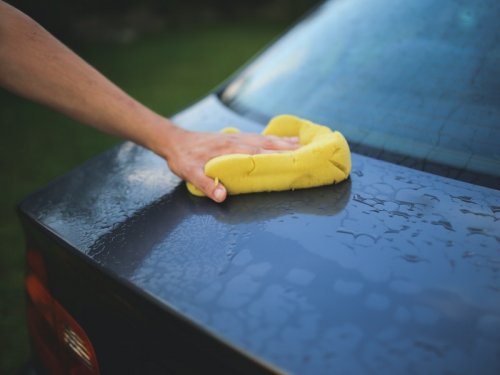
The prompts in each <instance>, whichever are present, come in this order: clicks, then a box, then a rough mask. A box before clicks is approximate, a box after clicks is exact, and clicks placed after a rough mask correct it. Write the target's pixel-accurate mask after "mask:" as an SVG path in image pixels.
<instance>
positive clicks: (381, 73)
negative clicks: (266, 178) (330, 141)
mask: <svg viewBox="0 0 500 375" xmlns="http://www.w3.org/2000/svg"><path fill="white" fill-rule="evenodd" d="M499 30H500V1H498V0H461V1H456V0H440V1H435V0H405V1H400V0H337V1H330V2H326V3H325V4H323V5H322V6H320V7H319V8H318V9H317V10H316V11H315V12H314V13H313V14H311V15H310V16H309V17H307V18H306V19H305V20H304V21H302V22H301V23H299V24H298V25H297V26H296V27H295V28H294V29H292V30H291V31H290V32H289V33H287V34H286V35H285V36H284V37H283V38H281V39H280V40H279V41H278V42H277V43H275V44H274V45H273V46H272V47H271V48H270V49H268V50H267V51H266V52H265V53H264V54H262V55H261V56H260V57H258V58H257V59H256V60H255V61H254V62H253V63H251V64H250V65H249V66H248V67H247V68H246V69H244V70H243V71H242V72H241V74H239V75H238V76H237V77H236V79H234V80H233V81H232V82H231V83H230V84H229V85H228V86H227V87H226V88H225V90H224V91H223V92H222V100H223V101H224V102H225V103H226V104H227V105H228V106H230V107H231V108H233V109H234V110H236V111H238V112H240V113H243V114H246V115H250V116H251V115H253V116H259V115H260V116H263V117H265V118H269V117H272V116H274V115H277V114H282V113H289V114H295V115H298V116H301V117H305V118H308V119H310V120H312V121H315V122H317V123H320V124H324V125H328V126H330V127H332V128H334V129H337V130H340V131H341V132H342V133H343V134H344V135H345V136H346V138H347V139H348V140H349V142H350V144H351V146H352V148H353V149H354V151H358V152H362V153H367V154H371V155H373V154H374V156H377V157H380V158H383V159H384V158H385V159H392V160H393V161H394V159H396V160H395V161H397V162H399V163H401V164H406V165H410V166H413V167H416V168H420V169H423V170H430V171H432V172H436V173H439V174H443V175H448V176H449V177H453V178H460V179H463V180H468V181H473V182H476V183H480V184H483V185H487V186H492V187H496V188H499V181H500V178H499V176H500V32H499Z"/></svg>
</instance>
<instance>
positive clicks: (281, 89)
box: [19, 0, 500, 374]
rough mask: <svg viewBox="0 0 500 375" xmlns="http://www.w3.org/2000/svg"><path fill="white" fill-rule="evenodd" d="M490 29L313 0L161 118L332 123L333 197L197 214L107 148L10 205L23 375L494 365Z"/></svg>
mask: <svg viewBox="0 0 500 375" xmlns="http://www.w3.org/2000/svg"><path fill="white" fill-rule="evenodd" d="M499 20H500V3H499V2H498V1H496V0H461V1H457V0H441V1H435V0H407V1H397V0H377V1H374V0H372V1H370V0H364V1H363V0H338V1H329V2H326V3H324V4H323V5H321V6H319V7H318V8H317V9H316V10H314V11H313V12H312V13H311V14H310V15H308V16H307V17H305V18H304V19H303V20H302V21H301V22H300V23H298V25H297V26H295V27H294V28H292V29H291V30H290V31H289V32H288V33H286V34H285V35H284V36H283V37H282V38H280V39H279V40H278V41H277V42H275V43H274V44H273V45H271V46H270V47H269V48H268V49H266V50H265V51H264V52H263V53H262V54H261V55H260V56H258V57H257V58H256V59H254V60H253V61H252V62H250V64H249V65H247V66H246V67H244V68H243V69H242V70H241V71H240V72H238V73H237V74H235V75H234V77H232V78H231V79H229V80H228V81H227V82H226V83H224V84H223V85H222V86H221V87H220V89H219V90H216V91H215V92H213V93H211V94H209V95H208V96H207V97H206V98H204V99H203V100H201V101H199V102H198V103H195V104H193V105H192V106H190V107H188V108H187V109H186V110H184V111H183V112H181V113H179V114H177V115H176V116H175V117H174V121H175V122H176V123H178V124H180V125H181V126H184V127H186V128H189V129H194V130H203V131H206V130H210V131H218V130H219V129H221V128H223V127H226V126H235V127H238V128H240V129H241V130H243V131H250V132H260V131H262V129H263V127H264V125H265V124H266V123H267V121H268V120H269V118H271V117H272V116H274V115H277V114H282V113H288V114H294V115H298V116H301V117H305V118H308V119H310V120H312V121H314V122H317V123H320V124H325V125H328V126H330V127H332V128H333V129H336V130H340V131H341V132H342V133H343V134H344V135H345V136H346V138H347V139H348V141H349V142H350V145H351V150H352V152H353V153H352V165H353V169H352V173H351V176H350V178H349V179H348V180H347V181H345V182H342V183H339V184H337V185H332V186H324V187H320V188H314V189H307V190H297V191H288V192H279V193H259V194H248V195H240V196H232V197H229V199H228V200H227V201H226V202H225V203H223V204H216V203H214V202H212V201H210V200H209V199H206V198H198V197H194V196H192V195H190V194H189V193H188V192H187V190H186V188H185V185H184V183H183V182H182V181H180V180H179V178H178V177H176V176H175V175H173V174H172V173H171V172H170V171H169V170H168V169H167V168H166V167H165V163H164V160H162V159H161V158H159V157H157V156H156V155H154V154H153V153H151V152H150V151H147V150H145V149H143V148H141V147H139V146H137V145H135V144H132V143H129V142H125V143H123V144H121V145H119V146H117V147H115V148H113V149H111V150H109V151H108V152H106V153H104V154H102V155H99V156H97V157H96V158H94V159H92V160H90V161H88V162H87V163H85V164H83V165H82V166H80V167H78V168H76V169H75V170H73V171H71V172H69V173H68V174H66V175H64V176H62V177H60V178H59V179H57V180H56V181H54V182H53V183H51V184H50V185H48V186H47V187H45V188H43V189H41V190H40V191H38V192H36V193H34V194H33V195H31V196H29V197H28V198H27V199H26V200H25V201H24V202H22V203H21V205H20V207H19V214H20V217H21V220H22V223H23V226H24V230H25V234H26V239H27V276H26V290H27V297H28V323H29V329H30V334H31V339H32V348H33V358H34V363H35V366H36V368H37V369H38V371H40V372H44V371H45V372H49V373H55V374H99V373H102V374H128V373H137V374H222V373H224V374H254V373H294V374H363V373H376V374H393V373H394V374H406V373H408V374H499V373H500V220H499V219H500V191H499V188H500V22H499Z"/></svg>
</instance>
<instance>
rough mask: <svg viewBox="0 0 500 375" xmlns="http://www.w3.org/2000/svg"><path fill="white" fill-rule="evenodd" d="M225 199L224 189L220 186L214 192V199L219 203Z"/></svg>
mask: <svg viewBox="0 0 500 375" xmlns="http://www.w3.org/2000/svg"><path fill="white" fill-rule="evenodd" d="M224 197H225V192H224V189H223V188H221V187H220V186H218V187H217V188H216V189H215V191H214V198H215V200H216V201H217V202H222V201H223V200H224Z"/></svg>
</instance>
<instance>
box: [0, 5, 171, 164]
mask: <svg viewBox="0 0 500 375" xmlns="http://www.w3.org/2000/svg"><path fill="white" fill-rule="evenodd" d="M0 85H2V86H4V87H5V88H7V89H9V90H11V91H13V92H16V93H18V94H19V95H22V96H25V97H27V98H29V99H32V100H35V101H38V102H40V103H43V104H46V105H48V106H51V107H53V108H55V109H57V110H58V111H61V112H63V113H65V114H67V115H69V116H71V117H72V118H74V119H76V120H78V121H81V122H83V123H86V124H88V125H91V126H93V127H95V128H98V129H99V130H102V131H105V132H107V133H110V134H114V135H117V136H119V137H122V138H126V139H130V140H133V141H134V142H136V143H139V144H141V145H143V146H145V147H148V148H150V149H152V150H153V151H155V152H157V153H160V154H162V156H165V157H166V156H167V155H164V153H165V152H164V150H167V149H169V147H168V144H163V143H168V142H169V140H170V139H171V135H173V133H175V132H179V131H180V130H179V129H177V128H175V127H174V126H173V124H171V123H170V122H169V121H168V120H166V119H165V118H163V117H161V116H159V115H158V114H156V113H154V112H153V111H151V110H149V109H148V108H146V107H145V106H144V105H142V104H140V103H139V102H137V101H136V100H134V99H133V98H131V97H130V96H129V95H127V94H126V93H125V92H123V91H122V90H121V89H120V88H118V87H117V86H116V85H114V84H113V83H112V82H110V81H109V80H108V79H107V78H105V77H104V76H103V75H102V74H100V73H99V72H98V71H97V70H95V69H94V68H93V67H91V66H90V65H89V64H87V63H86V62H85V61H83V60H82V59H81V58H80V57H78V56H77V55H76V54H75V53H73V52H72V51H71V50H70V49H68V48H67V47H66V46H64V45H63V44H62V43H61V42H59V41H58V40H57V39H55V38H54V37H53V36H52V35H51V34H50V33H48V32H47V31H46V30H45V29H44V28H42V27H41V26H40V25H38V24H37V23H36V22H35V21H33V20H32V19H31V18H29V17H27V16H26V15H24V14H23V13H21V12H19V11H18V10H16V9H15V8H13V7H11V6H9V5H7V4H5V3H3V2H1V1H0ZM160 141H161V142H162V144H159V142H160Z"/></svg>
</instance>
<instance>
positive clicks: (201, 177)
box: [191, 173, 227, 203]
mask: <svg viewBox="0 0 500 375" xmlns="http://www.w3.org/2000/svg"><path fill="white" fill-rule="evenodd" d="M191 183H192V184H193V185H194V186H196V187H197V188H198V189H200V190H201V191H202V192H203V193H204V194H205V195H206V196H207V197H209V198H210V199H212V200H213V201H215V202H217V203H220V202H223V201H224V200H225V199H226V197H227V191H226V188H225V187H224V185H222V184H221V183H220V182H219V181H214V180H213V179H211V178H210V177H207V176H206V175H205V174H204V173H197V174H196V176H194V177H193V178H192V180H191Z"/></svg>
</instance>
